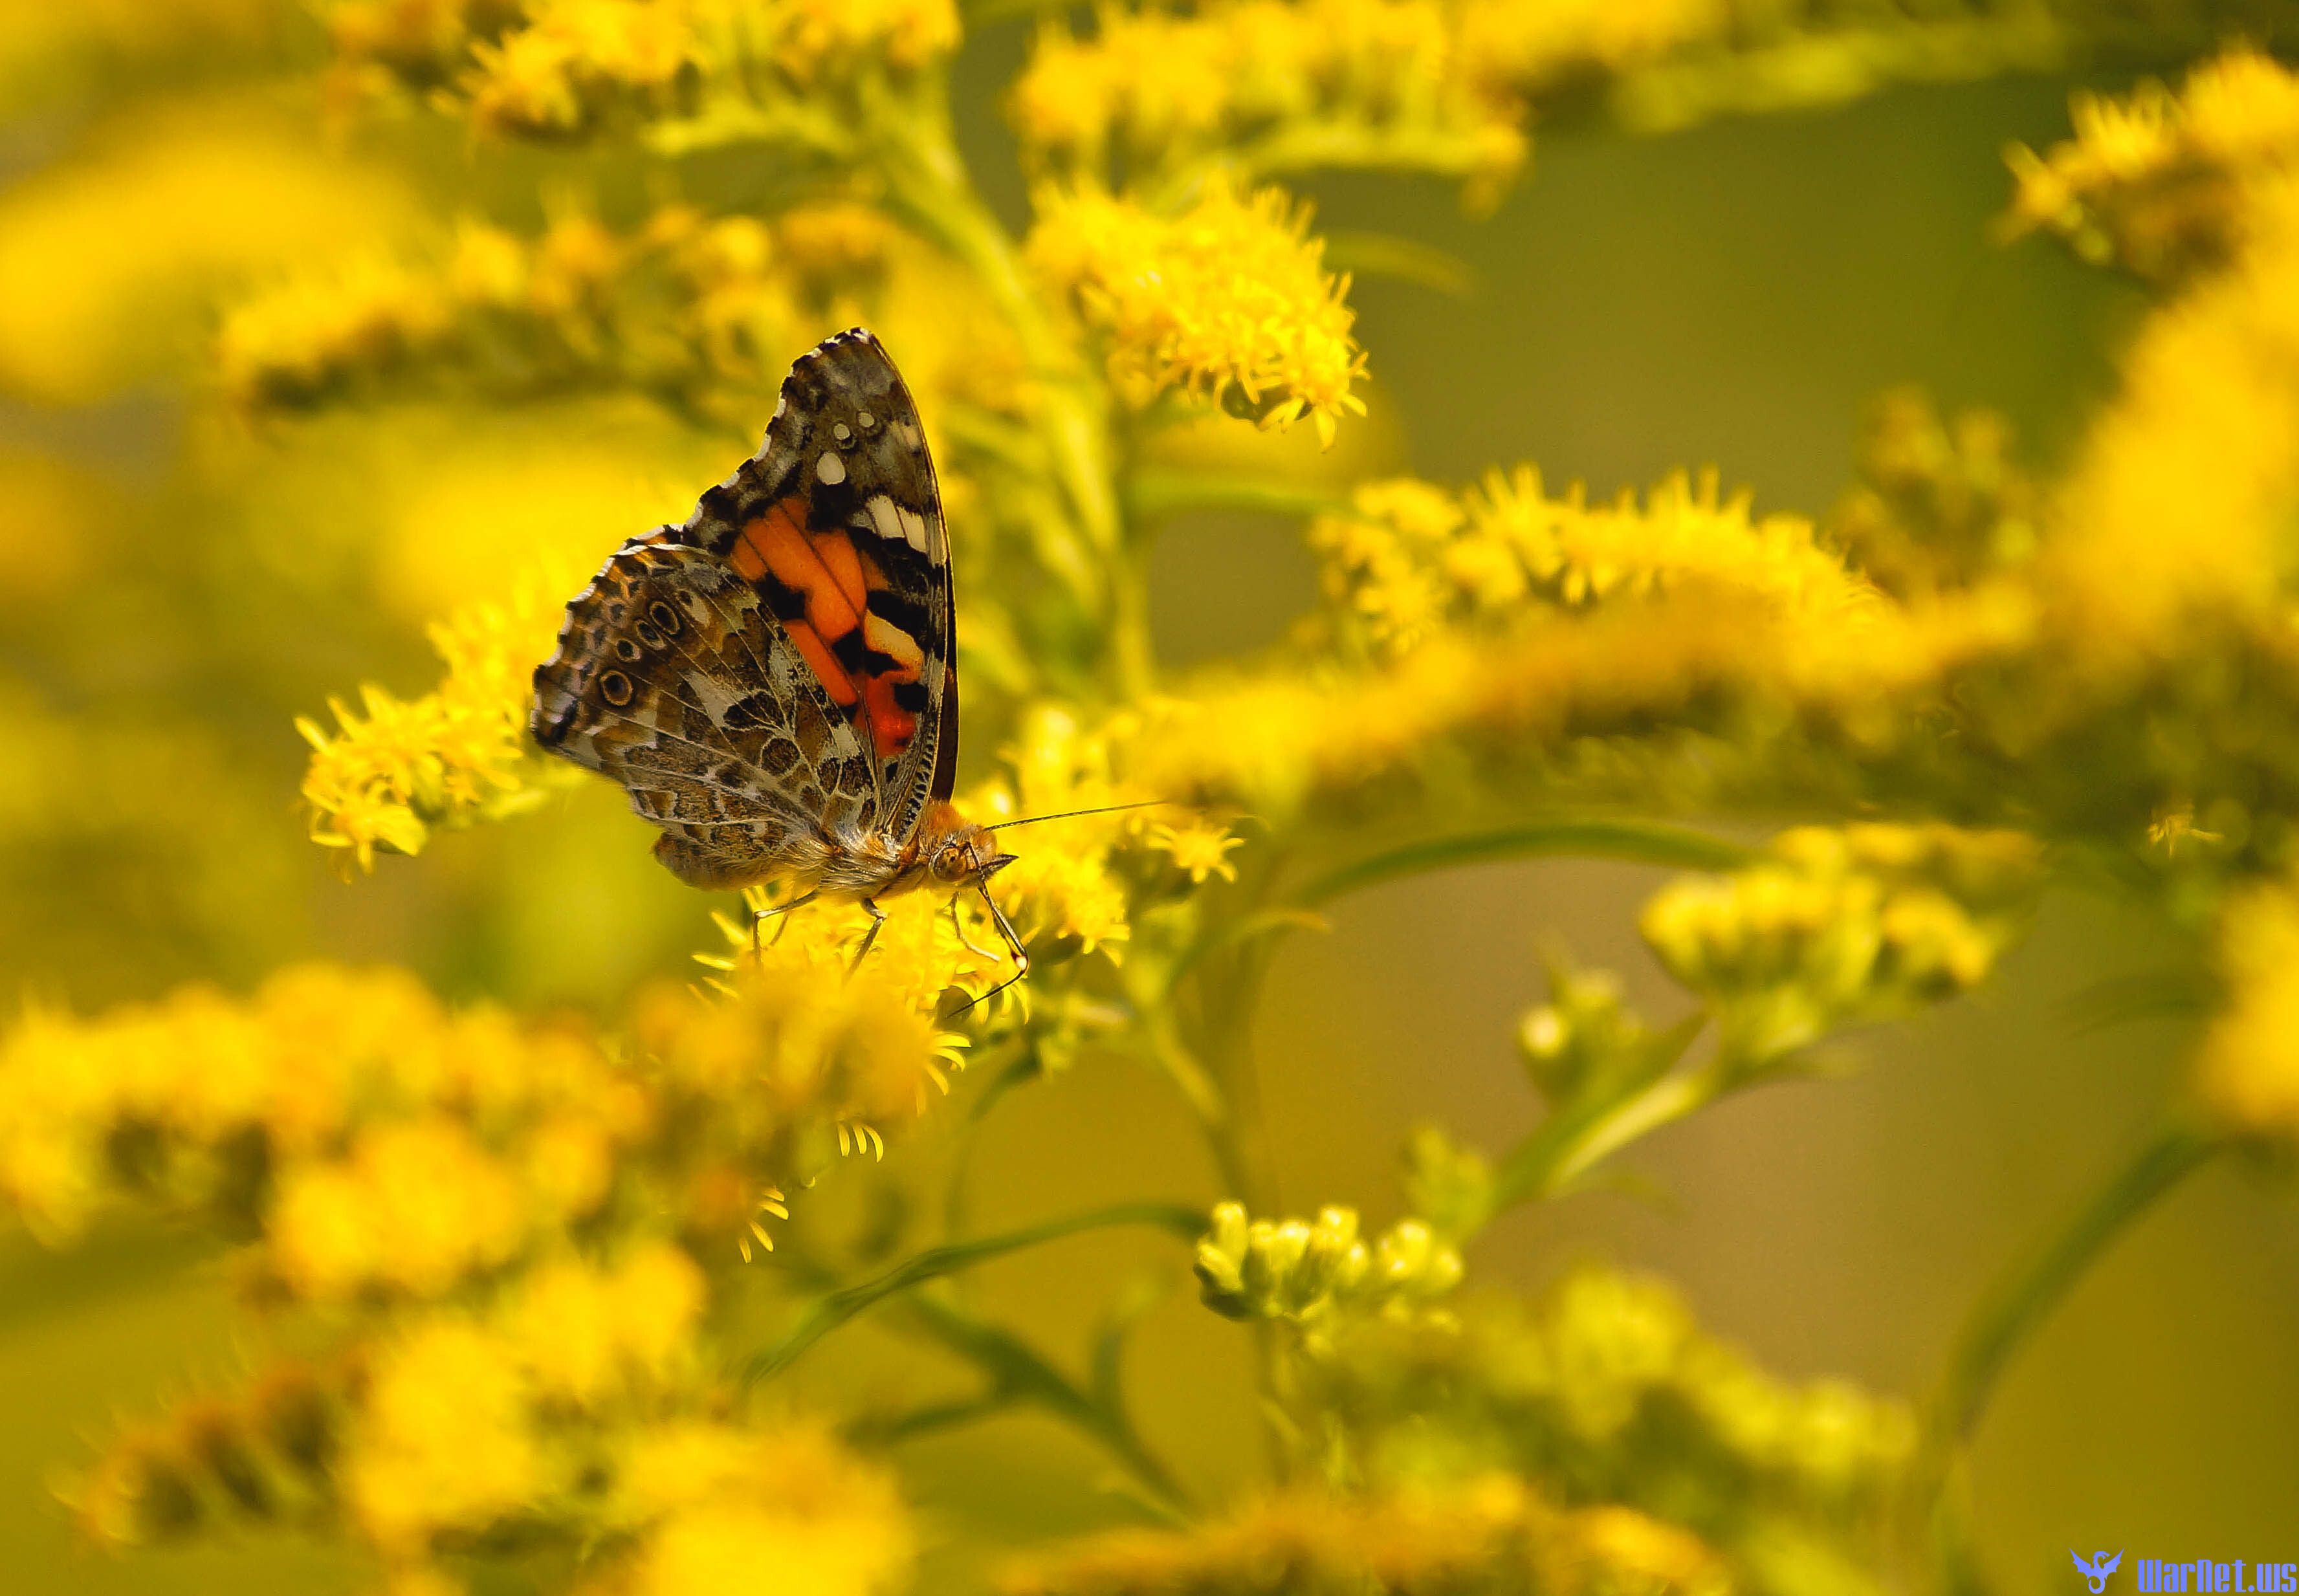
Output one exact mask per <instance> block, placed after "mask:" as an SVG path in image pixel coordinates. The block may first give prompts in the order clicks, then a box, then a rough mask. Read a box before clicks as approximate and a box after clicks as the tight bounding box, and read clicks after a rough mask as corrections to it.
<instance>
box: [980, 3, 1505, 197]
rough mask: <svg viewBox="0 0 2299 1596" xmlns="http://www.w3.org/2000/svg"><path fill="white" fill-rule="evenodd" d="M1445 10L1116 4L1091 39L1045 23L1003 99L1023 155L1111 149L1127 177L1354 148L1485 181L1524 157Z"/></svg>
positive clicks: (1284, 161)
mask: <svg viewBox="0 0 2299 1596" xmlns="http://www.w3.org/2000/svg"><path fill="white" fill-rule="evenodd" d="M1456 15H1457V13H1456V12H1454V11H1453V10H1452V9H1451V8H1448V7H1447V6H1443V5H1440V4H1433V3H1432V0H1300V3H1299V4H1295V3H1292V0H1216V3H1214V4H1206V5H1201V6H1199V7H1197V8H1195V9H1194V10H1193V11H1192V12H1189V13H1185V14H1177V13H1174V12H1167V11H1164V10H1160V9H1158V8H1155V7H1142V8H1140V9H1122V8H1120V7H1117V6H1114V5H1113V6H1109V7H1107V8H1105V9H1103V10H1102V11H1101V12H1100V14H1099V16H1098V17H1097V19H1096V32H1095V37H1093V38H1092V39H1091V41H1081V40H1080V39H1078V38H1077V37H1075V36H1074V35H1073V34H1072V33H1071V32H1070V31H1069V29H1068V28H1067V25H1066V24H1063V23H1058V22H1057V23H1050V24H1049V25H1048V26H1046V27H1044V28H1042V29H1041V30H1040V32H1039V35H1038V37H1037V41H1036V43H1035V45H1034V46H1033V49H1032V51H1031V56H1030V62H1029V64H1028V65H1027V66H1026V67H1025V69H1024V70H1023V72H1022V75H1021V77H1020V78H1019V79H1017V81H1016V83H1015V86H1014V90H1013V94H1012V96H1011V99H1010V101H1009V106H1010V110H1011V112H1012V116H1013V120H1014V122H1015V126H1016V128H1017V131H1019V133H1020V134H1021V136H1022V139H1023V144H1024V149H1025V155H1026V156H1027V157H1028V158H1029V159H1030V160H1031V161H1033V164H1035V165H1037V166H1039V167H1041V168H1043V169H1046V170H1052V171H1058V172H1062V173H1064V174H1066V175H1067V176H1070V177H1073V178H1095V179H1098V178H1103V177H1104V176H1105V175H1106V169H1107V168H1108V167H1109V166H1110V165H1111V164H1112V161H1113V157H1116V158H1121V159H1122V160H1123V161H1124V162H1125V165H1126V167H1127V169H1128V170H1129V171H1130V172H1131V173H1132V174H1133V176H1134V177H1135V178H1141V176H1142V175H1143V173H1144V171H1145V170H1146V171H1148V172H1153V173H1154V172H1159V171H1163V172H1166V173H1173V174H1179V173H1183V172H1186V171H1188V170H1191V166H1192V164H1193V163H1196V164H1199V165H1200V166H1203V167H1212V166H1216V165H1221V164H1227V163H1232V162H1234V163H1236V164H1238V165H1239V166H1241V168H1242V169H1243V170H1247V171H1249V172H1253V173H1257V174H1267V173H1274V172H1277V171H1281V170H1290V169H1293V168H1299V167H1309V166H1315V165H1321V164H1336V165H1350V164H1365V165H1377V166H1385V167H1392V168H1407V169H1414V170H1431V171H1436V172H1440V173H1442V174H1444V175H1447V176H1451V177H1460V178H1466V179H1467V180H1469V182H1470V183H1471V185H1472V186H1473V188H1474V189H1475V190H1477V191H1479V192H1481V193H1483V194H1488V195H1490V194H1491V193H1492V192H1494V191H1496V190H1497V189H1498V186H1499V185H1500V183H1501V182H1503V181H1504V180H1505V179H1506V178H1507V177H1508V176H1509V174H1510V173H1511V172H1513V171H1514V170H1515V168H1516V167H1517V165H1518V164H1519V163H1520V162H1521V161H1523V155H1524V138H1523V135H1522V133H1520V132H1519V130H1518V122H1519V120H1521V117H1522V111H1521V108H1520V107H1518V106H1516V105H1515V104H1514V103H1508V101H1507V100H1505V99H1504V98H1501V97H1498V96H1496V95H1494V94H1493V93H1491V92H1490V90H1489V88H1488V87H1487V86H1486V85H1485V84H1484V83H1483V82H1482V81H1481V79H1480V77H1479V75H1478V73H1477V70H1476V63H1475V62H1474V61H1473V59H1471V58H1469V57H1468V56H1467V55H1466V53H1465V50H1464V49H1463V46H1462V43H1461V40H1460V38H1459V37H1457V33H1456V28H1455V19H1456ZM1511 98H1513V96H1512V97H1511Z"/></svg>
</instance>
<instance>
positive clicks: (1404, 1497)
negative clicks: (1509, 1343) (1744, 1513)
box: [1002, 1474, 1732, 1596]
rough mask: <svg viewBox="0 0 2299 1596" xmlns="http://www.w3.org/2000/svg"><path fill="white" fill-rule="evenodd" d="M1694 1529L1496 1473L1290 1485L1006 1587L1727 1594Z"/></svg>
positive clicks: (1045, 1565) (1123, 1591)
mask: <svg viewBox="0 0 2299 1596" xmlns="http://www.w3.org/2000/svg"><path fill="white" fill-rule="evenodd" d="M1731 1583H1732V1582H1731V1580H1730V1576H1729V1575H1728V1574H1727V1573H1726V1571H1725V1568H1724V1567H1723V1565H1722V1562H1721V1561H1720V1559H1718V1558H1717V1557H1716V1556H1715V1554H1714V1552H1712V1551H1709V1549H1708V1548H1707V1547H1706V1546H1704V1545H1703V1544H1702V1543H1701V1542H1699V1541H1698V1540H1697V1539H1696V1538H1695V1537H1693V1536H1691V1535H1689V1534H1685V1533H1684V1532H1683V1531H1682V1530H1679V1529H1674V1528H1672V1527H1671V1526H1667V1525H1665V1524H1662V1523H1660V1522H1659V1521H1657V1520H1656V1519H1654V1518H1650V1517H1646V1516H1645V1515H1644V1514H1642V1513H1638V1512H1635V1511H1632V1510H1631V1509H1626V1508H1616V1507H1596V1508H1578V1509H1560V1508H1556V1507H1552V1506H1550V1505H1549V1504H1548V1503H1547V1502H1545V1501H1542V1500H1541V1498H1540V1497H1539V1496H1538V1495H1536V1494H1535V1493H1532V1492H1531V1491H1530V1490H1528V1489H1527V1488H1526V1487H1525V1486H1524V1485H1523V1484H1521V1483H1520V1482H1518V1481H1517V1480H1515V1479H1513V1478H1511V1477H1509V1476H1506V1475H1503V1474H1485V1475H1480V1476H1476V1477H1474V1478H1473V1479H1470V1480H1467V1481H1465V1482H1463V1483H1462V1484H1459V1485H1458V1486H1457V1487H1456V1488H1454V1489H1452V1490H1449V1491H1447V1492H1445V1493H1441V1494H1440V1493H1424V1492H1410V1491H1408V1492H1400V1493H1395V1494H1393V1495H1384V1496H1379V1497H1372V1498H1365V1499H1351V1498H1341V1497H1329V1496H1313V1495H1305V1494H1294V1495H1291V1496H1284V1497H1279V1498H1277V1499H1275V1500H1274V1501H1266V1502H1263V1503H1261V1504H1259V1505H1258V1506H1256V1507H1254V1508H1252V1509H1248V1510H1247V1511H1246V1512H1245V1513H1244V1514H1242V1515H1241V1516H1240V1517H1236V1518H1234V1519H1232V1520H1230V1521H1228V1522H1224V1523H1218V1524H1212V1525H1208V1526H1204V1527H1202V1528H1199V1529H1197V1530H1195V1531H1192V1532H1191V1533H1189V1534H1156V1533H1152V1532H1150V1531H1143V1530H1133V1531H1125V1532H1121V1533H1118V1534H1110V1535H1106V1536H1103V1537H1102V1538H1100V1540H1097V1541H1093V1542H1088V1543H1086V1544H1085V1545H1083V1546H1082V1547H1080V1548H1077V1549H1076V1550H1075V1551H1070V1552H1068V1553H1067V1554H1066V1555H1061V1556H1057V1557H1053V1558H1049V1559H1042V1560H1041V1561H1037V1562H1034V1563H1032V1564H1030V1565H1027V1566H1025V1567H1019V1568H1017V1569H1015V1570H1014V1571H1013V1572H1011V1573H1010V1574H1009V1575H1008V1576H1007V1578H1006V1579H1005V1581H1004V1582H1003V1584H1002V1589H1003V1590H1004V1592H1006V1596H1184V1593H1188V1596H1289V1593H1291V1592H1308V1591H1319V1592H1323V1591H1353V1592H1354V1591H1383V1592H1399V1593H1400V1596H1402V1593H1404V1592H1437V1591H1448V1592H1451V1591H1458V1592H1472V1591H1494V1592H1502V1591H1512V1592H1513V1591H1539V1592H1543V1596H1608V1593H1610V1592H1629V1591H1634V1592H1644V1593H1646V1596H1724V1593H1725V1592H1728V1591H1730V1589H1731Z"/></svg>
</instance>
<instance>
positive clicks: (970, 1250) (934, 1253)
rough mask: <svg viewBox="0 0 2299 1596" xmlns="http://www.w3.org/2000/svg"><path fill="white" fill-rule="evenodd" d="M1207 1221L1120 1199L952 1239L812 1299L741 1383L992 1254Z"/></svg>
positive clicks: (1181, 1231)
mask: <svg viewBox="0 0 2299 1596" xmlns="http://www.w3.org/2000/svg"><path fill="white" fill-rule="evenodd" d="M1206 1224H1207V1219H1206V1211H1205V1210H1204V1209H1202V1208H1194V1207H1191V1206H1190V1205H1188V1204H1186V1203H1116V1204H1114V1205H1112V1206H1111V1207H1108V1208H1097V1209H1094V1210H1093V1211H1091V1212H1089V1213H1080V1214H1072V1215H1070V1216H1069V1217H1068V1218H1067V1219H1059V1220H1047V1221H1046V1222H1045V1223H1043V1224H1042V1225H1032V1226H1030V1227H1028V1228H1025V1229H1021V1230H1009V1231H1008V1232H1007V1233H1006V1234H1005V1235H1003V1236H983V1237H981V1238H980V1239H979V1240H975V1241H963V1242H954V1243H952V1244H951V1245H949V1246H946V1247H929V1248H928V1249H926V1251H925V1252H923V1253H917V1255H915V1256H914V1257H911V1258H908V1259H905V1260H904V1261H902V1262H901V1263H899V1264H896V1265H895V1266H894V1267H893V1268H892V1269H889V1270H887V1271H886V1272H885V1273H884V1274H883V1275H881V1276H879V1277H878V1278H876V1279H875V1280H867V1281H865V1282H864V1283H863V1284H861V1285H859V1286H848V1287H847V1288H846V1289H844V1290H843V1291H834V1292H832V1293H831V1294H829V1295H828V1296H826V1297H823V1298H821V1299H820V1300H819V1301H818V1302H815V1303H814V1305H813V1306H812V1307H810V1308H809V1309H808V1310H807V1311H805V1312H804V1313H802V1314H801V1315H800V1316H799V1321H798V1323H797V1324H795V1325H793V1326H792V1327H791V1330H790V1333H789V1334H788V1335H786V1336H784V1337H783V1338H782V1340H781V1341H780V1342H778V1343H776V1344H775V1345H773V1346H771V1347H769V1348H768V1349H767V1350H766V1351H764V1352H760V1353H759V1355H758V1356H757V1357H755V1358H753V1359H751V1364H750V1367H749V1369H746V1370H744V1371H743V1383H744V1384H745V1385H750V1384H753V1383H755V1382H757V1381H759V1380H763V1379H766V1378H767V1377H769V1376H771V1375H774V1374H776V1372H778V1371H780V1370H781V1369H785V1368H787V1367H789V1365H790V1364H791V1363H792V1362H793V1360H796V1359H797V1357H798V1356H799V1354H800V1353H801V1352H805V1351H806V1349H807V1348H809V1347H810V1346H812V1345H813V1344H815V1343H816V1342H818V1341H819V1340H821V1339H822V1338H823V1337H824V1336H826V1335H828V1334H829V1333H830V1332H831V1331H833V1330H834V1329H836V1328H837V1327H839V1326H841V1325H842V1324H844V1323H845V1322H846V1321H847V1320H848V1319H852V1318H854V1317H855V1316H856V1315H857V1314H859V1313H861V1312H863V1311H865V1310H867V1309H869V1308H871V1307H873V1306H875V1305H876V1304H877V1303H878V1302H883V1301H884V1299H886V1298H887V1297H890V1296H892V1295H894V1294H896V1293H898V1292H904V1291H908V1290H909V1289H910V1287H912V1286H919V1285H923V1284H924V1283H925V1282H926V1281H928V1280H934V1279H939V1278H942V1276H944V1275H954V1274H956V1273H958V1272H959V1270H960V1269H971V1268H973V1267H974V1266H975V1264H977V1263H985V1262H987V1261H990V1260H991V1259H992V1258H1000V1257H1003V1256H1004V1255H1005V1254H1007V1253H1017V1252H1020V1251H1021V1250H1022V1249H1023V1248H1025V1247H1034V1246H1036V1245H1039V1244H1040V1243H1042V1242H1049V1241H1057V1240H1058V1239H1060V1238H1061V1237H1063V1236H1075V1235H1077V1234H1078V1233H1080V1232H1081V1231H1085V1230H1106V1229H1111V1228H1116V1227H1117V1226H1121V1225H1150V1226H1153V1227H1157V1228H1163V1229H1166V1230H1169V1231H1171V1232H1173V1234H1174V1235H1175V1236H1179V1237H1181V1238H1182V1239H1183V1240H1184V1241H1195V1240H1196V1239H1197V1238H1198V1237H1199V1236H1202V1235H1203V1234H1204V1233H1205V1229H1206Z"/></svg>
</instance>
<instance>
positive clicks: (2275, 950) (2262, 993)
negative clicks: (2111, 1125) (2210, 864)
mask: <svg viewBox="0 0 2299 1596" xmlns="http://www.w3.org/2000/svg"><path fill="white" fill-rule="evenodd" d="M2219 959H2220V971H2221V974H2222V976H2223V979H2224V980H2226V983H2227V996H2226V997H2225V999H2224V1001H2223V1003H2222V1005H2221V1007H2220V1013H2218V1015H2217V1016H2216V1017H2214V1019H2213V1020H2212V1024H2211V1027H2210V1029H2209V1030H2206V1031H2205V1032H2204V1040H2203V1046H2202V1048H2201V1052H2200V1054H2199V1056H2198V1058H2197V1061H2196V1064H2195V1074H2196V1085H2197V1087H2198V1088H2199V1089H2200V1091H2201V1092H2202V1095H2203V1097H2204V1102H2205V1103H2206V1104H2209V1106H2210V1107H2211V1109H2212V1112H2214V1113H2216V1114H2217V1115H2218V1116H2219V1117H2220V1120H2221V1121H2224V1122H2225V1123H2227V1124H2228V1125H2229V1126H2231V1127H2233V1128H2234V1129H2237V1130H2239V1131H2242V1132H2244V1133H2245V1134H2246V1135H2250V1136H2256V1137H2272V1138H2276V1139H2278V1140H2289V1139H2291V1138H2293V1137H2299V897H2295V895H2294V894H2293V892H2292V889H2291V888H2290V887H2289V886H2288V885H2287V884H2284V883H2280V882H2278V883H2274V884H2270V885H2262V886H2258V887H2253V888H2252V889H2249V890H2247V891H2245V892H2243V893H2242V894H2240V895H2238V896H2237V897H2235V898H2234V899H2233V900H2232V901H2231V902H2229V903H2228V906H2227V907H2226V908H2225V909H2223V910H2222V911H2221V912H2220V928H2219Z"/></svg>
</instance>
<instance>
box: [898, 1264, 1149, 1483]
mask: <svg viewBox="0 0 2299 1596" xmlns="http://www.w3.org/2000/svg"><path fill="white" fill-rule="evenodd" d="M909 1313H910V1317H911V1318H912V1319H915V1320H916V1321H917V1323H918V1324H919V1325H920V1326H921V1327H924V1328H925V1330H926V1331H927V1332H928V1333H929V1334H930V1335H932V1336H934V1339H935V1340H937V1341H939V1342H941V1343H942V1344H943V1345H944V1346H946V1347H948V1348H950V1350H951V1351H952V1352H957V1353H959V1355H960V1356H961V1357H964V1358H965V1359H966V1360H967V1361H968V1362H971V1363H973V1364H975V1366H976V1367H977V1368H980V1369H983V1370H984V1371H985V1372H986V1373H987V1374H988V1375H989V1376H990V1378H991V1382H992V1394H991V1395H990V1396H988V1397H985V1398H984V1399H983V1404H982V1405H983V1408H984V1411H985V1412H986V1411H989V1410H992V1409H994V1408H995V1407H998V1406H1003V1405H1005V1404H1008V1403H1010V1402H1031V1403H1033V1404H1035V1405H1036V1406H1038V1407H1041V1408H1043V1409H1045V1410H1048V1411H1049V1412H1051V1413H1052V1414H1054V1415H1055V1416H1056V1417H1057V1418H1062V1419H1066V1420H1067V1421H1068V1422H1069V1423H1070V1424H1072V1425H1075V1426H1076V1427H1077V1428H1079V1429H1080V1430H1082V1431H1083V1432H1084V1433H1085V1434H1086V1435H1091V1437H1092V1438H1093V1439H1094V1440H1096V1441H1097V1442H1099V1443H1101V1445H1102V1447H1103V1448H1104V1449H1105V1450H1106V1451H1108V1453H1109V1454H1110V1455H1111V1456H1112V1457H1114V1458H1116V1460H1118V1461H1119V1462H1120V1463H1122V1464H1124V1465H1125V1468H1126V1471H1127V1472H1128V1473H1130V1474H1131V1475H1133V1477H1134V1479H1135V1480H1136V1481H1138V1482H1139V1483H1140V1484H1141V1485H1142V1486H1143V1488H1144V1489H1145V1490H1146V1491H1147V1492H1148V1493H1149V1494H1150V1498H1151V1501H1152V1502H1153V1504H1154V1505H1156V1506H1158V1508H1159V1509H1162V1510H1164V1511H1165V1512H1166V1513H1168V1514H1170V1515H1174V1516H1176V1517H1179V1516H1181V1515H1183V1514H1186V1513H1187V1512H1188V1511H1190V1510H1191V1507H1192V1505H1193V1504H1192V1503H1191V1501H1190V1496H1189V1493H1187V1492H1185V1491H1184V1490H1183V1489H1182V1486H1181V1483H1180V1482H1179V1481H1178V1480H1176V1479H1175V1478H1174V1473H1173V1470H1171V1469H1170V1468H1166V1465H1165V1463H1164V1462H1163V1461H1162V1460H1160V1459H1159V1458H1158V1455H1157V1454H1156V1453H1154V1452H1152V1451H1150V1448H1149V1446H1148V1444H1147V1443H1144V1442H1143V1441H1142V1439H1141V1435H1140V1433H1139V1432H1138V1431H1136V1430H1135V1429H1134V1427H1133V1420H1132V1419H1131V1418H1128V1417H1127V1416H1126V1413H1125V1409H1124V1408H1123V1407H1122V1406H1121V1405H1120V1404H1119V1403H1118V1402H1116V1399H1115V1396H1114V1395H1111V1396H1110V1397H1108V1400H1097V1399H1096V1398H1095V1397H1094V1396H1092V1395H1091V1394H1089V1393H1087V1392H1086V1391H1085V1390H1084V1389H1083V1388H1082V1387H1081V1386H1079V1385H1078V1384H1077V1383H1076V1382H1075V1380H1072V1379H1071V1378H1070V1377H1068V1376H1067V1375H1065V1374H1063V1373H1062V1372H1061V1370H1059V1369H1056V1368H1055V1367H1054V1366H1053V1365H1052V1364H1050V1363H1049V1362H1047V1361H1046V1360H1045V1359H1043V1358H1042V1357H1040V1356H1039V1355H1038V1352H1037V1351H1036V1350H1035V1349H1034V1348H1033V1347H1032V1346H1030V1345H1029V1344H1028V1343H1026V1342H1025V1341H1023V1340H1022V1339H1021V1338H1020V1337H1018V1336H1015V1335H1014V1334H1012V1333H1011V1332H1010V1331H1007V1330H1002V1329H1000V1328H999V1327H997V1326H995V1325H992V1324H990V1323H987V1322H985V1321H984V1320H982V1319H975V1317H974V1316H973V1315H971V1314H968V1313H967V1312H965V1311H962V1310H960V1309H958V1308H955V1307H953V1306H951V1305H950V1303H948V1302H938V1301H936V1300H935V1299H934V1297H933V1296H931V1295H926V1294H921V1295H918V1296H915V1297H913V1298H911V1299H910V1302H909Z"/></svg>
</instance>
